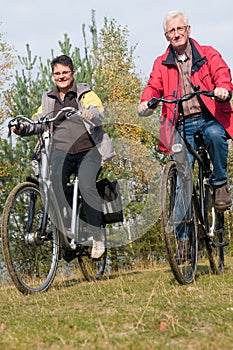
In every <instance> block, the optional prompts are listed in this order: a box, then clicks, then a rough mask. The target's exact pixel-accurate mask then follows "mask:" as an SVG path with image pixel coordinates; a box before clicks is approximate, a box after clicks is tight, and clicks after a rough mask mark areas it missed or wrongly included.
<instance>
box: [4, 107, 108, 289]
mask: <svg viewBox="0 0 233 350" xmlns="http://www.w3.org/2000/svg"><path fill="white" fill-rule="evenodd" d="M62 113H65V116H66V118H70V117H73V116H74V115H75V116H78V117H80V118H82V115H81V113H80V112H79V111H77V110H75V109H74V108H70V107H65V108H63V109H62V110H61V111H59V112H58V113H57V115H56V117H54V118H50V119H49V118H48V116H44V117H43V118H41V119H40V120H34V121H33V120H31V119H29V118H27V117H24V116H22V115H19V116H16V117H15V118H13V119H12V120H11V121H10V122H9V125H8V127H9V130H10V129H11V127H12V126H16V127H19V124H20V121H26V122H28V123H31V124H34V125H36V124H42V126H43V130H44V131H43V134H42V136H43V150H42V151H41V160H40V171H39V175H38V176H37V177H28V178H27V179H26V181H25V182H22V183H20V184H18V185H16V186H15V187H14V188H13V189H12V191H11V192H10V193H9V195H8V197H7V199H6V202H5V206H4V210H3V215H2V227H1V233H2V251H3V256H4V261H5V264H6V267H7V270H8V272H9V275H10V277H11V279H12V281H13V283H14V284H15V286H16V287H17V289H18V290H19V291H20V292H22V293H23V294H32V293H38V292H44V291H47V290H48V288H49V287H50V286H51V284H52V282H53V280H54V278H55V275H56V272H57V269H58V262H59V260H61V259H62V258H63V257H64V258H65V259H66V261H68V262H69V261H71V260H73V259H74V258H76V257H77V259H78V263H79V266H80V269H81V271H82V274H83V276H84V278H85V279H86V280H87V281H93V280H98V279H100V277H101V276H102V275H103V273H104V270H105V265H106V258H107V249H105V253H104V254H103V256H102V258H101V259H100V260H99V261H93V260H92V259H91V246H90V244H91V241H90V242H89V241H88V242H87V237H86V239H84V238H83V233H82V232H81V231H82V229H83V221H82V220H81V219H82V215H83V210H82V202H83V199H82V196H81V193H80V191H79V188H78V177H77V174H74V175H75V178H74V180H73V183H72V184H70V187H69V188H70V190H71V192H72V196H71V198H72V216H71V234H72V237H73V238H69V236H68V234H67V231H66V229H65V227H64V223H63V220H62V215H61V212H60V209H59V206H58V203H57V200H56V197H55V194H54V191H53V189H52V185H51V181H50V167H49V159H50V153H51V147H52V134H51V129H52V128H51V126H52V123H53V122H55V121H56V120H57V119H58V118H59V117H60V116H61V114H62ZM90 123H91V121H90ZM81 233H82V235H81ZM81 236H82V237H81ZM89 239H90V240H91V237H89ZM105 246H106V245H105Z"/></svg>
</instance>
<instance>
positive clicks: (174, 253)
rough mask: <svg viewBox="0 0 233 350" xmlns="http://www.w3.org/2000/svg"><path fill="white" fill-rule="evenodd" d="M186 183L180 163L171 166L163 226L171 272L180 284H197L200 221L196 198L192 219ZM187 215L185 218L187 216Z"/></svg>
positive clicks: (165, 182) (166, 173) (167, 170)
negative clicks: (179, 172)
mask: <svg viewBox="0 0 233 350" xmlns="http://www.w3.org/2000/svg"><path fill="white" fill-rule="evenodd" d="M183 183H184V182H183V180H182V179H181V178H180V177H179V176H178V171H177V166H176V163H175V162H173V161H171V162H169V163H167V165H166V166H165V169H164V175H163V182H162V227H163V235H164V242H165V246H166V251H167V257H168V261H169V264H170V267H171V270H172V272H173V274H174V276H175V278H176V280H177V281H178V282H179V283H180V284H187V283H191V282H193V280H194V278H195V273H196V267H197V230H198V225H197V219H196V213H195V210H194V204H193V197H192V196H190V199H189V200H190V202H191V203H189V205H190V208H191V213H190V215H188V216H189V217H186V218H185V217H183V218H182V220H180V218H179V219H178V216H179V214H178V212H179V213H186V214H187V210H188V209H187V197H186V195H185V186H183ZM186 214H185V215H186Z"/></svg>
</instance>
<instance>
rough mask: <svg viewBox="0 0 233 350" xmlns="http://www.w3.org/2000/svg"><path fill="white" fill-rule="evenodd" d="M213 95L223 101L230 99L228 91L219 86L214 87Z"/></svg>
mask: <svg viewBox="0 0 233 350" xmlns="http://www.w3.org/2000/svg"><path fill="white" fill-rule="evenodd" d="M214 96H215V97H217V98H220V99H221V100H223V101H225V100H230V95H229V91H228V90H227V89H224V88H221V87H217V88H215V89H214Z"/></svg>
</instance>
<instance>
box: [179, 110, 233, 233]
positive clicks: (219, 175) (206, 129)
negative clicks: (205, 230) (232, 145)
mask: <svg viewBox="0 0 233 350" xmlns="http://www.w3.org/2000/svg"><path fill="white" fill-rule="evenodd" d="M185 133H186V139H187V141H188V142H189V143H190V145H191V146H192V147H193V148H194V149H195V148H196V145H195V139H194V136H195V134H196V133H200V134H201V135H202V137H203V139H204V142H205V145H206V149H207V152H208V153H209V156H210V159H211V162H212V164H213V172H212V176H211V182H212V184H213V185H214V186H219V185H223V184H224V183H225V182H226V181H227V158H228V141H227V134H226V131H225V129H224V128H223V127H222V126H221V124H219V122H218V121H217V120H215V119H214V118H212V117H211V116H201V117H199V118H192V119H186V120H185ZM187 157H188V160H189V163H190V168H191V169H192V168H193V165H194V157H193V155H192V154H190V153H189V152H188V153H187ZM191 169H190V170H191ZM177 181H178V188H179V185H180V184H181V180H180V179H179V178H178V180H177ZM182 187H183V185H181V188H180V190H178V192H177V199H176V203H175V207H176V208H174V210H175V221H176V223H177V226H176V233H177V236H178V239H180V240H182V239H187V238H188V236H189V230H190V227H189V226H190V225H184V224H183V223H182V221H185V220H186V219H187V212H188V206H189V204H190V200H191V197H190V198H187V194H185V193H183V195H182V194H181V189H182ZM182 197H183V198H182ZM181 202H182V203H183V208H182V210H181V207H182V206H181ZM179 222H180V224H179Z"/></svg>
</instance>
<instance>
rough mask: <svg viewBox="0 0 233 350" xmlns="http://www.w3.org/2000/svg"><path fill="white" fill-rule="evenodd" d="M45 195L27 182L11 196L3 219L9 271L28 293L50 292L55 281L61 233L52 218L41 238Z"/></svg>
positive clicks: (24, 291) (4, 247)
mask: <svg viewBox="0 0 233 350" xmlns="http://www.w3.org/2000/svg"><path fill="white" fill-rule="evenodd" d="M43 208H44V205H43V196H42V193H41V189H40V188H39V186H38V185H36V184H34V183H30V182H24V183H21V184H19V185H17V186H16V187H15V188H14V189H13V190H12V191H11V192H10V194H9V196H8V198H7V200H6V203H5V207H4V211H3V216H2V250H3V256H4V260H5V263H6V266H7V269H8V272H9V274H10V276H11V278H12V280H13V282H14V284H15V286H16V287H17V288H18V290H19V291H20V292H22V293H24V294H30V293H37V292H44V291H46V290H47V289H48V288H49V286H50V285H51V283H52V282H53V280H54V277H55V274H56V270H57V266H58V257H59V233H58V231H57V229H56V227H55V226H54V225H53V223H52V222H51V221H50V219H49V218H48V227H49V230H48V232H46V233H45V235H44V237H39V230H40V227H41V222H42V217H43Z"/></svg>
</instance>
